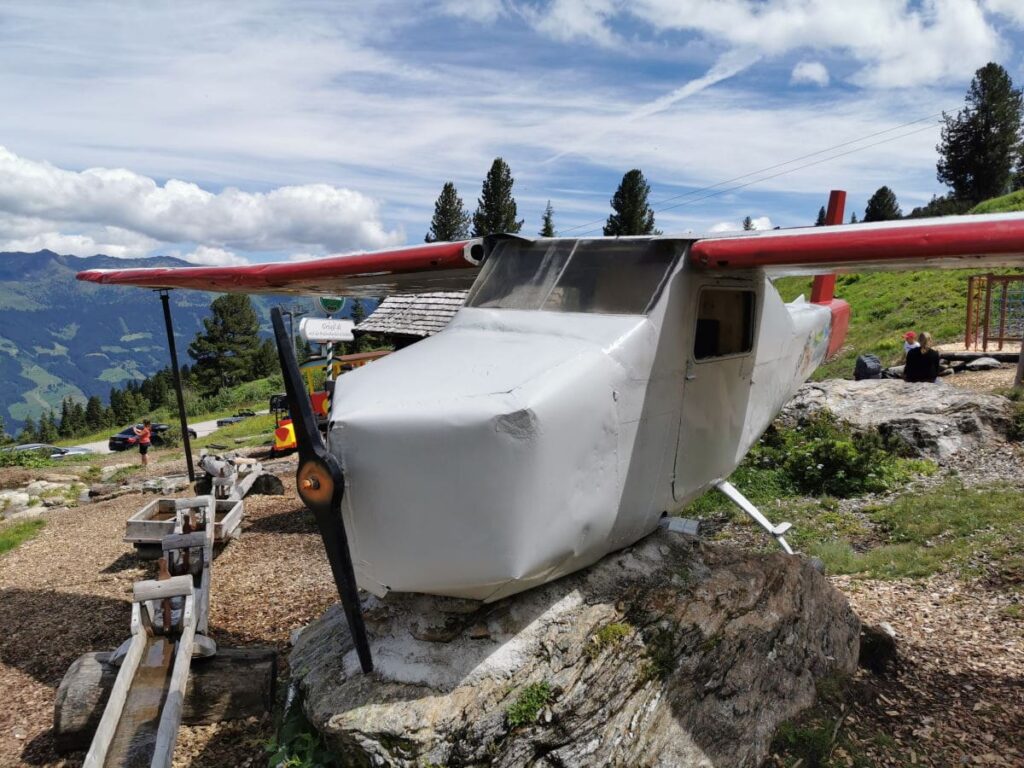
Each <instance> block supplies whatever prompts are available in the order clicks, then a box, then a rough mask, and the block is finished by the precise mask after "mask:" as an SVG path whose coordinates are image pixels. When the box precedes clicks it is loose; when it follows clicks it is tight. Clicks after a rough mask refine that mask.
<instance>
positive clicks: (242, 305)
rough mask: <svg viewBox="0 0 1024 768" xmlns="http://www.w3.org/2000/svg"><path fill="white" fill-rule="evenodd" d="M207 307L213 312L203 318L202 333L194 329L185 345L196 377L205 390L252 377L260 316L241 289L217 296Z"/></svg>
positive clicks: (214, 389)
mask: <svg viewBox="0 0 1024 768" xmlns="http://www.w3.org/2000/svg"><path fill="white" fill-rule="evenodd" d="M210 310H211V311H212V313H213V314H212V316H211V317H207V318H204V319H203V327H204V328H205V329H206V331H205V333H204V332H200V333H197V334H196V337H195V339H194V340H193V342H192V343H191V344H190V345H189V347H188V353H189V355H190V356H191V357H192V358H193V359H194V360H195V361H196V364H195V367H194V368H193V372H194V374H195V376H196V381H197V382H198V384H199V387H200V389H201V390H202V391H203V392H204V393H206V394H213V393H215V392H216V391H217V390H219V389H221V388H222V387H230V386H234V385H236V384H240V383H242V382H244V381H251V380H252V379H253V378H254V377H253V374H252V368H253V366H252V363H253V356H254V355H255V354H256V353H257V351H258V350H259V343H260V340H259V330H260V323H259V317H258V316H257V315H256V310H255V309H253V306H252V301H251V300H250V299H249V297H248V296H247V295H245V294H244V293H228V294H225V295H223V296H219V297H218V298H216V299H214V300H213V303H211V304H210Z"/></svg>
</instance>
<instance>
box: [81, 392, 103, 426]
mask: <svg viewBox="0 0 1024 768" xmlns="http://www.w3.org/2000/svg"><path fill="white" fill-rule="evenodd" d="M105 426H106V420H105V419H104V418H103V403H102V402H100V399H99V398H98V397H97V396H96V395H93V396H92V397H90V398H89V402H87V403H86V404H85V428H86V430H88V431H89V432H98V431H99V430H101V429H103V427H105Z"/></svg>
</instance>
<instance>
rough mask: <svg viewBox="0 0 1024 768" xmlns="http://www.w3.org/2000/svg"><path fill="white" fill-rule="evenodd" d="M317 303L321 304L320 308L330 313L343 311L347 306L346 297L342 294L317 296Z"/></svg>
mask: <svg viewBox="0 0 1024 768" xmlns="http://www.w3.org/2000/svg"><path fill="white" fill-rule="evenodd" d="M317 303H319V304H320V309H322V310H323V311H324V312H326V313H327V314H328V315H333V314H335V313H337V312H341V310H342V309H344V307H345V299H343V298H342V297H341V296H320V297H319V298H317Z"/></svg>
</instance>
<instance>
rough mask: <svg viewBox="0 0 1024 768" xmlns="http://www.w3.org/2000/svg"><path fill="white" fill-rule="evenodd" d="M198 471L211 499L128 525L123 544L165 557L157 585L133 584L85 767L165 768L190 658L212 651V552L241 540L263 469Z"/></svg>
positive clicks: (154, 510)
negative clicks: (126, 633)
mask: <svg viewBox="0 0 1024 768" xmlns="http://www.w3.org/2000/svg"><path fill="white" fill-rule="evenodd" d="M203 466H204V468H206V469H207V472H209V473H210V475H211V476H212V489H213V491H214V495H208V496H198V497H195V498H188V499H159V500H157V501H155V502H152V503H150V504H147V505H146V506H145V507H143V509H142V510H140V512H138V513H137V514H135V515H133V516H132V517H131V518H130V519H129V520H128V523H127V531H126V536H125V540H126V541H130V542H132V543H135V544H140V543H141V544H145V545H150V546H152V545H157V546H159V547H160V550H161V552H162V554H163V557H162V558H161V559H160V574H159V576H158V578H157V579H153V580H146V581H140V582H136V584H135V586H134V590H133V595H132V619H131V637H130V639H129V640H128V641H127V642H126V643H125V644H124V645H122V647H121V648H120V649H118V651H117V652H116V653H115V654H114V656H115V659H116V658H118V657H120V669H119V671H118V673H117V677H116V679H115V680H114V683H113V686H112V688H111V689H110V694H109V697H108V699H107V703H106V707H105V708H104V710H103V715H102V717H101V718H100V722H99V725H98V727H97V728H96V732H95V735H94V736H93V739H92V743H91V745H90V747H89V751H88V753H87V755H86V758H85V762H84V764H83V765H84V766H85V768H135V767H136V766H151V767H152V768H168V767H169V766H170V765H171V761H172V758H173V756H174V745H175V742H176V740H177V734H178V729H179V727H180V725H181V722H182V715H183V711H184V708H185V696H186V688H187V685H188V679H189V673H190V671H191V667H192V661H193V658H194V657H196V658H199V657H210V656H213V655H214V654H215V653H216V651H217V647H216V644H215V643H214V642H213V640H212V639H210V638H209V637H208V636H207V632H208V621H209V606H210V587H211V581H210V577H211V565H212V563H213V547H214V544H215V542H227V541H229V540H230V539H231V538H234V537H235V536H236V535H237V531H238V528H239V526H240V524H241V520H242V515H243V509H244V508H243V504H244V502H243V500H242V499H243V497H244V496H245V494H246V493H247V492H248V491H249V489H250V488H251V487H252V485H253V483H254V482H255V480H256V478H257V477H258V476H259V475H260V474H261V473H262V467H261V466H260V465H259V464H258V463H256V462H251V461H249V460H240V461H238V462H235V461H233V460H223V459H220V458H218V457H203ZM70 674H71V673H70V672H69V675H70ZM64 687H65V686H64V683H62V689H63V688H64ZM58 696H59V694H58ZM60 706H61V705H60V701H58V709H60Z"/></svg>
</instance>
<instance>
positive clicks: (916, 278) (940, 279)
mask: <svg viewBox="0 0 1024 768" xmlns="http://www.w3.org/2000/svg"><path fill="white" fill-rule="evenodd" d="M1006 271H1008V270H1001V272H1006ZM983 272H984V270H970V269H952V270H941V269H933V270H927V271H921V272H874V273H869V274H854V275H840V276H839V278H838V280H837V281H836V296H837V297H839V298H841V299H846V301H848V302H850V306H851V308H852V315H851V318H850V332H849V333H848V334H847V336H846V343H845V344H844V346H843V349H842V351H841V352H840V354H839V355H838V356H836V358H835V359H833V360H831V361H830V362H828V363H826V364H825V365H823V366H822V367H821V368H819V369H818V370H817V372H816V373H815V374H814V377H813V378H815V379H828V378H837V377H839V378H850V377H852V376H853V364H854V361H855V360H856V359H857V355H860V354H864V353H866V352H870V353H871V354H874V355H878V358H879V359H880V360H881V361H882V362H883V363H886V364H890V365H895V364H897V363H898V362H899V361H900V359H901V358H902V356H903V334H904V333H905V332H906V331H917V332H920V331H928V332H929V333H931V334H933V335H934V336H935V337H936V339H937V340H938V341H939V342H940V343H941V342H947V341H956V340H958V339H960V338H962V337H963V333H964V325H965V321H966V317H967V277H968V276H969V275H973V274H981V273H983ZM776 286H777V287H778V289H779V292H780V293H781V294H782V298H783V299H784V300H785V301H791V300H792V299H794V298H796V296H798V295H800V294H801V293H803V294H804V295H805V296H809V295H810V292H811V279H810V278H796V277H791V278H785V279H783V280H779V281H777V282H776Z"/></svg>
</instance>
